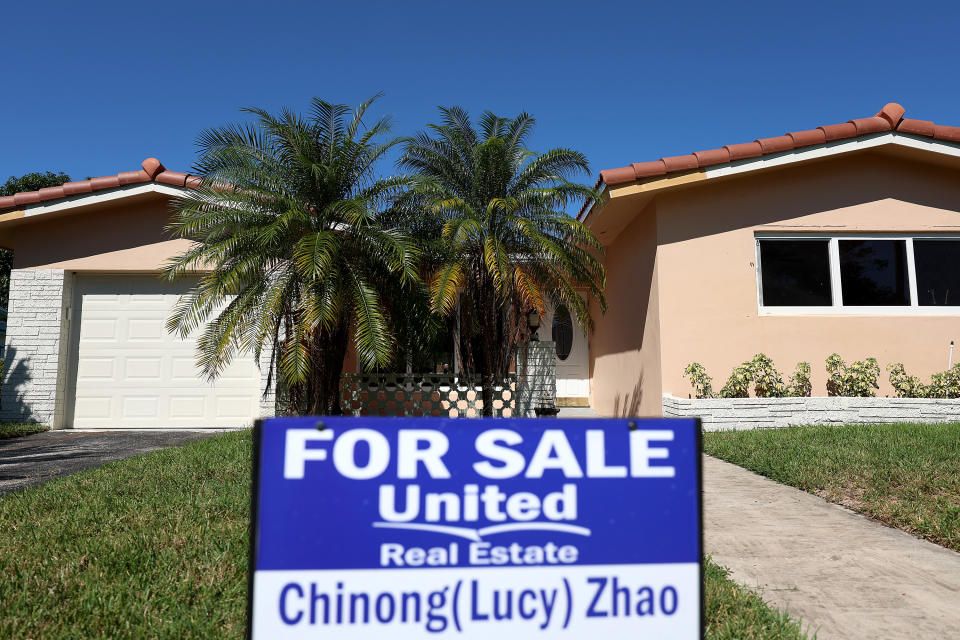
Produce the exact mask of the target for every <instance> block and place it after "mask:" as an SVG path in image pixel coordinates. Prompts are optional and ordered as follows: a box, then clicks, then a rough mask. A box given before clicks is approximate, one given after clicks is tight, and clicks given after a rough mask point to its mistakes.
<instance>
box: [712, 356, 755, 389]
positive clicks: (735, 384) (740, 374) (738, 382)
mask: <svg viewBox="0 0 960 640" xmlns="http://www.w3.org/2000/svg"><path fill="white" fill-rule="evenodd" d="M751 382H753V366H752V363H751V362H744V363H743V364H741V365H740V366H738V367H736V368H735V369H734V370H733V373H731V374H730V377H729V378H727V382H726V384H724V385H723V388H722V389H720V397H721V398H749V397H750V383H751Z"/></svg>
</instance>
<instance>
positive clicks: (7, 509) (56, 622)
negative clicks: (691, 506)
mask: <svg viewBox="0 0 960 640" xmlns="http://www.w3.org/2000/svg"><path fill="white" fill-rule="evenodd" d="M250 437H251V436H250V432H242V433H229V434H224V435H222V436H217V437H215V438H211V439H208V440H202V441H199V442H195V443H192V444H189V445H187V446H185V447H182V448H176V449H166V450H163V451H158V452H155V453H151V454H149V455H145V456H139V457H136V458H131V459H128V460H123V461H120V462H115V463H112V464H109V465H106V466H104V467H101V468H99V469H94V470H92V471H89V472H85V473H80V474H77V475H74V476H71V477H68V478H64V479H62V480H56V481H53V482H50V483H48V484H46V485H44V486H41V487H36V488H33V489H27V490H24V491H22V492H18V493H14V494H10V495H7V496H3V497H0V541H2V542H0V567H2V570H0V603H2V607H3V614H2V615H0V638H24V639H27V638H35V639H39V638H53V639H56V638H62V639H67V638H71V639H72V638H93V637H128V638H240V637H242V636H243V633H244V629H245V612H246V597H247V582H246V572H247V543H248V531H247V526H248V517H249V491H250V464H249V457H250V445H251V442H250ZM705 573H706V590H705V595H706V608H707V625H708V627H707V628H708V632H707V637H708V638H730V639H732V638H788V639H791V640H792V639H794V638H802V637H803V635H802V634H801V633H800V632H799V626H798V624H797V623H795V622H792V621H790V620H789V619H788V618H786V617H785V616H783V615H782V614H779V613H777V612H776V611H774V610H772V609H770V608H769V607H767V606H766V605H765V604H764V603H763V601H762V600H761V599H760V598H759V597H757V595H756V594H754V593H753V592H751V591H749V590H746V589H744V588H742V587H739V586H737V585H736V584H734V583H733V582H731V581H730V580H728V579H727V578H726V577H725V574H724V571H723V569H721V568H720V567H718V566H716V565H714V564H712V563H708V564H707V567H706V572H705Z"/></svg>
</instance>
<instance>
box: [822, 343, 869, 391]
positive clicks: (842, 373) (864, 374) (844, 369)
mask: <svg viewBox="0 0 960 640" xmlns="http://www.w3.org/2000/svg"><path fill="white" fill-rule="evenodd" d="M827 373H828V374H830V377H829V378H828V379H827V395H830V396H849V397H853V398H871V397H873V396H874V395H876V394H875V393H874V390H875V389H879V388H880V387H879V385H878V384H877V379H878V378H879V377H880V365H879V364H877V359H876V358H867V359H866V360H858V361H856V362H854V363H852V364H851V365H850V366H847V365H846V364H845V363H844V361H843V358H841V357H840V356H839V354H836V353H833V354H830V355H829V356H828V357H827Z"/></svg>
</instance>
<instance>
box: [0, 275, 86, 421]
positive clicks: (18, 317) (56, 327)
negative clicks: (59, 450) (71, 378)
mask: <svg viewBox="0 0 960 640" xmlns="http://www.w3.org/2000/svg"><path fill="white" fill-rule="evenodd" d="M72 295H73V276H72V274H69V273H67V272H65V271H63V270H62V269H14V270H13V271H12V272H11V274H10V306H9V309H8V310H7V337H6V341H5V344H4V367H3V387H2V391H0V420H4V421H30V422H39V423H41V424H44V425H47V426H50V427H53V428H57V427H61V426H63V422H64V419H65V416H64V414H65V409H66V407H65V403H66V397H65V394H64V393H63V390H64V389H65V388H66V379H67V362H66V360H67V353H68V348H69V342H70V340H69V331H70V323H69V321H68V309H69V307H70V301H71V299H72Z"/></svg>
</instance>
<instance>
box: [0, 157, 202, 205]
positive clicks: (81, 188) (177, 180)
mask: <svg viewBox="0 0 960 640" xmlns="http://www.w3.org/2000/svg"><path fill="white" fill-rule="evenodd" d="M147 182H157V183H162V184H169V185H173V186H177V187H196V186H198V185H199V184H200V178H199V177H197V176H195V175H191V174H189V173H181V172H179V171H170V170H168V169H167V168H166V167H164V166H163V163H162V162H160V161H159V160H157V159H156V158H153V157H150V158H147V159H146V160H144V161H143V162H142V163H140V169H137V170H134V171H121V172H120V173H117V174H115V175H112V176H100V177H98V178H89V179H87V180H76V181H72V182H67V183H66V184H63V185H60V186H59V187H44V188H43V189H40V190H38V191H21V192H19V193H15V194H13V195H10V196H2V197H0V210H3V209H10V208H13V207H20V206H25V205H31V204H37V203H40V202H48V201H51V200H60V199H62V198H69V197H71V196H76V195H83V194H87V193H93V192H95V191H103V190H105V189H116V188H117V187H122V186H126V185H130V184H142V183H147Z"/></svg>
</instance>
